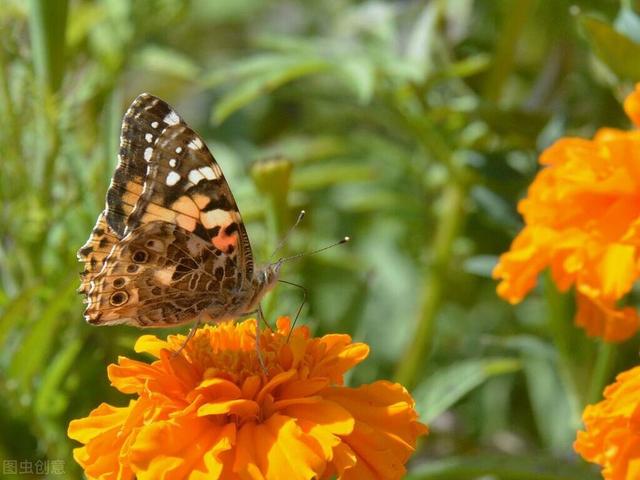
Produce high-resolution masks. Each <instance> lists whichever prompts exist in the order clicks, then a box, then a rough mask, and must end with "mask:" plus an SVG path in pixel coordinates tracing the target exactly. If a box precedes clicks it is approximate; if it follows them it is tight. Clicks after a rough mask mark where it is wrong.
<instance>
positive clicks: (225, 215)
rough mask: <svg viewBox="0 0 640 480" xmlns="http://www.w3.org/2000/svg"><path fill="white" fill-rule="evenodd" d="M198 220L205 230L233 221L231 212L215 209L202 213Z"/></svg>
mask: <svg viewBox="0 0 640 480" xmlns="http://www.w3.org/2000/svg"><path fill="white" fill-rule="evenodd" d="M200 219H201V221H202V224H203V225H204V226H205V228H213V227H216V226H222V225H227V224H228V223H231V222H232V221H233V216H232V215H231V212H229V211H227V210H222V209H221V208H216V209H215V210H209V211H208V212H202V213H201V214H200Z"/></svg>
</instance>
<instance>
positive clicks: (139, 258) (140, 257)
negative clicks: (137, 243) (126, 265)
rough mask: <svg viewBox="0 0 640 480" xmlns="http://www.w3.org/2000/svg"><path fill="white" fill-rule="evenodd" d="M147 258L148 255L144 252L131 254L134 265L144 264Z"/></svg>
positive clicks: (139, 251)
mask: <svg viewBox="0 0 640 480" xmlns="http://www.w3.org/2000/svg"><path fill="white" fill-rule="evenodd" d="M147 258H149V254H148V253H147V252H146V251H144V250H138V251H136V252H135V253H134V254H133V261H134V262H136V263H144V262H146V261H147Z"/></svg>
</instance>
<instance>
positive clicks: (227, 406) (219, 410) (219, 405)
mask: <svg viewBox="0 0 640 480" xmlns="http://www.w3.org/2000/svg"><path fill="white" fill-rule="evenodd" d="M259 410H260V407H259V405H258V404H257V403H256V402H254V401H252V400H244V399H238V400H228V401H226V402H209V403H205V404H204V405H202V406H201V407H200V408H198V416H199V417H203V416H206V415H238V416H239V417H241V418H245V417H257V416H258V411H259Z"/></svg>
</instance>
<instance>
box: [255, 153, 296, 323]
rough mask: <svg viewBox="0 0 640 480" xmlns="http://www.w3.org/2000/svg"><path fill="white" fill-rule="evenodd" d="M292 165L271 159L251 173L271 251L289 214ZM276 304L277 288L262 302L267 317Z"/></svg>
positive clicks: (281, 233)
mask: <svg viewBox="0 0 640 480" xmlns="http://www.w3.org/2000/svg"><path fill="white" fill-rule="evenodd" d="M292 168H293V166H292V164H291V162H290V161H288V160H286V159H282V158H280V159H273V160H268V161H264V162H259V163H257V164H256V165H255V166H254V167H253V169H252V171H251V173H252V176H253V181H254V183H255V184H256V187H257V188H258V190H259V191H260V193H261V194H262V195H263V198H264V200H265V204H264V210H265V217H266V222H267V231H268V233H269V242H268V244H269V250H271V251H273V249H274V248H275V246H276V244H277V243H278V241H279V240H280V239H281V238H282V236H283V235H284V232H285V230H286V225H287V220H288V216H289V207H288V195H289V188H290V185H291V170H292ZM276 304H277V289H276V290H274V291H273V292H271V294H270V295H269V296H268V298H266V299H265V302H264V312H265V316H266V317H267V319H269V318H270V317H271V316H272V315H273V312H274V308H275V306H276Z"/></svg>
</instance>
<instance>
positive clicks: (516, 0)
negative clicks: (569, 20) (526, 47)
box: [482, 0, 535, 102]
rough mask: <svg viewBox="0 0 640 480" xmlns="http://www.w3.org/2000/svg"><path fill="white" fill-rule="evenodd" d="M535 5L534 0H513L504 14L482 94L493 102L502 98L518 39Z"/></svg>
mask: <svg viewBox="0 0 640 480" xmlns="http://www.w3.org/2000/svg"><path fill="white" fill-rule="evenodd" d="M534 6H535V2H534V1H533V0H512V1H511V2H509V7H508V8H507V11H506V12H505V14H504V15H503V19H504V20H503V24H502V32H501V33H500V37H499V41H498V45H497V47H496V53H495V56H494V59H493V63H492V67H491V70H490V71H489V73H488V75H487V78H486V80H485V83H484V88H483V95H482V96H483V97H484V98H486V99H487V100H489V101H491V102H497V101H499V100H500V97H501V95H502V90H503V87H504V85H505V83H506V81H507V78H508V77H509V74H510V73H511V70H512V68H513V63H514V60H515V52H516V48H517V46H518V39H519V38H520V35H522V32H523V31H524V25H525V23H526V22H527V20H529V19H530V18H531V10H532V9H533V7H534Z"/></svg>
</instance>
